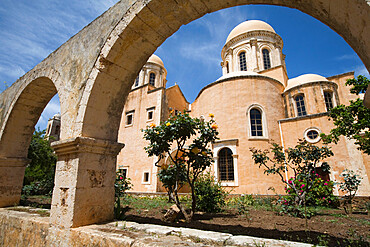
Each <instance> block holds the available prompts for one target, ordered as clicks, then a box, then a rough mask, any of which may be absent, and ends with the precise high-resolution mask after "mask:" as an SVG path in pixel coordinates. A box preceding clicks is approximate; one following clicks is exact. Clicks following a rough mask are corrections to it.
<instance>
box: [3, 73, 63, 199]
mask: <svg viewBox="0 0 370 247" xmlns="http://www.w3.org/2000/svg"><path fill="white" fill-rule="evenodd" d="M8 92H9V93H10V91H8ZM56 93H57V89H56V87H55V86H54V83H53V81H51V79H49V78H47V77H39V78H37V79H34V80H33V81H31V82H30V83H29V84H28V85H26V86H25V87H24V88H23V89H20V91H19V92H17V95H16V96H15V100H14V101H13V102H12V103H13V104H12V107H10V108H9V110H8V112H7V113H6V121H4V122H3V123H2V124H3V126H2V129H3V131H2V136H1V145H0V162H1V166H0V174H1V177H3V178H4V179H1V180H0V183H1V186H2V187H5V188H7V192H6V193H5V194H1V198H0V206H10V205H14V204H18V203H19V200H20V196H21V189H22V185H23V178H24V172H25V169H26V166H27V165H28V164H29V162H30V160H28V159H27V154H28V148H29V145H30V142H31V139H32V135H33V133H34V131H35V125H36V123H37V121H38V120H39V118H40V116H41V113H42V112H43V110H44V109H45V107H46V106H47V104H48V102H49V101H50V100H51V98H52V97H53V96H54V95H55V94H56ZM15 140H17V141H15ZM5 174H6V175H5Z"/></svg>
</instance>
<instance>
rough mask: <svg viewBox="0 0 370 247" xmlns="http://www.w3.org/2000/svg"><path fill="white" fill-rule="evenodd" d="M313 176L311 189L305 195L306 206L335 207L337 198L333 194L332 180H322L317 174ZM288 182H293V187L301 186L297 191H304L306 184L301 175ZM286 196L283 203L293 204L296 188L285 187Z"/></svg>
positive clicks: (337, 201)
mask: <svg viewBox="0 0 370 247" xmlns="http://www.w3.org/2000/svg"><path fill="white" fill-rule="evenodd" d="M315 176H316V177H315V178H314V179H313V182H312V187H311V189H310V190H309V191H308V192H307V195H306V205H307V206H323V207H333V208H335V207H337V206H338V203H339V200H338V198H337V197H336V196H334V195H333V187H334V182H332V181H329V180H328V181H324V180H323V179H322V178H321V177H320V176H319V175H318V174H315ZM288 183H290V184H294V187H295V188H301V190H299V191H298V193H304V187H305V186H306V185H307V180H306V179H304V178H303V177H301V176H299V175H298V176H297V178H290V179H289V180H288ZM285 190H286V193H287V194H288V195H287V196H284V197H283V199H284V200H283V205H284V206H285V207H286V205H291V206H293V205H295V199H296V198H297V195H296V190H292V189H291V188H290V187H288V188H285Z"/></svg>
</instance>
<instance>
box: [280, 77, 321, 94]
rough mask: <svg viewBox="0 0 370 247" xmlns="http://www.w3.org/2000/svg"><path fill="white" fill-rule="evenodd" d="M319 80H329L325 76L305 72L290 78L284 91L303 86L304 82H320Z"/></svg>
mask: <svg viewBox="0 0 370 247" xmlns="http://www.w3.org/2000/svg"><path fill="white" fill-rule="evenodd" d="M318 81H328V79H326V78H325V77H323V76H321V75H317V74H304V75H300V76H298V77H295V78H292V79H290V80H288V86H287V87H286V88H285V90H284V92H286V91H288V90H290V89H292V88H294V87H298V86H301V85H303V84H307V83H311V82H318Z"/></svg>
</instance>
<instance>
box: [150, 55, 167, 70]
mask: <svg viewBox="0 0 370 247" xmlns="http://www.w3.org/2000/svg"><path fill="white" fill-rule="evenodd" d="M148 63H155V64H158V65H159V66H161V67H163V68H164V64H163V61H162V59H160V58H159V57H158V56H157V55H154V54H153V55H151V56H150V58H149V59H148Z"/></svg>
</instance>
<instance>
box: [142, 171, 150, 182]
mask: <svg viewBox="0 0 370 247" xmlns="http://www.w3.org/2000/svg"><path fill="white" fill-rule="evenodd" d="M145 174H148V181H145ZM141 183H142V184H150V171H149V170H146V171H143V175H142V179H141Z"/></svg>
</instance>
